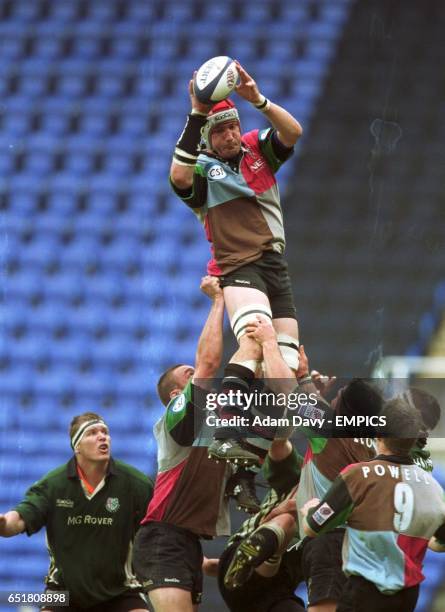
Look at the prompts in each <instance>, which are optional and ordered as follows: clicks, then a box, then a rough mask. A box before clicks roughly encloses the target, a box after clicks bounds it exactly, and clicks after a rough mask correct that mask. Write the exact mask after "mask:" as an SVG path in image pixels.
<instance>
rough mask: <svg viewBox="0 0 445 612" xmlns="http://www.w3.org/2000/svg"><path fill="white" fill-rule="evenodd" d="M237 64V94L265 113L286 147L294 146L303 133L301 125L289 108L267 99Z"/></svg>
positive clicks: (237, 63)
mask: <svg viewBox="0 0 445 612" xmlns="http://www.w3.org/2000/svg"><path fill="white" fill-rule="evenodd" d="M236 66H237V68H238V73H239V77H240V82H239V84H238V85H237V87H236V89H235V91H236V92H237V94H239V95H240V96H241V97H242V98H244V99H245V100H247V101H248V102H250V103H251V104H253V105H254V106H255V107H256V108H257V109H258V110H259V111H261V112H262V113H264V115H265V116H266V117H267V118H268V120H269V121H270V122H271V124H272V125H273V127H274V128H275V129H276V130H277V136H278V139H279V140H280V142H281V143H282V144H283V145H284V146H285V147H293V146H294V144H295V143H296V142H297V140H298V139H299V138H300V136H301V135H302V134H303V128H302V127H301V125H300V124H299V123H298V121H297V120H296V119H295V117H293V116H292V115H291V114H290V113H289V112H288V111H287V110H285V109H284V108H282V107H281V106H279V105H278V104H275V103H274V102H271V101H270V100H267V98H265V96H263V95H262V94H261V93H260V90H259V89H258V86H257V84H256V82H255V81H254V79H253V78H252V77H251V76H250V74H248V73H247V72H246V71H245V70H244V68H243V67H242V66H241V64H240V63H239V62H236Z"/></svg>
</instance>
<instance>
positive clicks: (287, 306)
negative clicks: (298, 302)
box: [219, 251, 297, 319]
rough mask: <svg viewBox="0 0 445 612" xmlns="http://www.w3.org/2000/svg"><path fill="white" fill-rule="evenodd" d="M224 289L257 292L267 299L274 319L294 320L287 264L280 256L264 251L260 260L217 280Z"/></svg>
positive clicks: (294, 312) (294, 311) (294, 313)
mask: <svg viewBox="0 0 445 612" xmlns="http://www.w3.org/2000/svg"><path fill="white" fill-rule="evenodd" d="M219 281H220V285H221V287H222V288H224V287H247V288H248V289H258V290H259V291H262V292H263V293H265V294H266V295H267V297H268V298H269V303H270V308H271V310H272V318H273V319H282V318H291V319H296V318H297V311H296V309H295V304H294V297H293V295H292V286H291V282H290V277H289V272H288V270H287V263H286V261H285V259H284V257H283V255H281V254H280V253H277V252H275V251H265V252H264V253H263V255H262V256H261V257H260V259H257V260H256V261H253V262H252V263H248V264H246V265H244V266H241V267H240V268H237V269H236V270H233V272H229V273H228V274H225V275H223V276H220V277H219Z"/></svg>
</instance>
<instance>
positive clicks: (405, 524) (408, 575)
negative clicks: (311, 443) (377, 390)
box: [307, 455, 445, 595]
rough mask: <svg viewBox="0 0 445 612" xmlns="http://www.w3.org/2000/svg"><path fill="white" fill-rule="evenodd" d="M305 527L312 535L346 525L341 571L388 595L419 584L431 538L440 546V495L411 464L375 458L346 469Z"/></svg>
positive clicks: (443, 517) (443, 510)
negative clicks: (374, 586)
mask: <svg viewBox="0 0 445 612" xmlns="http://www.w3.org/2000/svg"><path fill="white" fill-rule="evenodd" d="M307 521H308V524H309V526H310V528H311V529H312V530H313V531H315V532H317V533H324V532H326V531H328V530H330V529H333V528H335V527H336V526H338V525H341V524H343V523H344V522H345V521H346V522H347V527H346V534H345V541H344V544H343V571H344V572H345V573H346V574H347V575H351V574H354V575H359V576H363V577H364V578H366V579H367V580H369V581H371V582H373V583H374V584H375V585H376V587H377V588H378V589H379V591H381V592H382V593H386V594H388V595H390V594H392V593H396V592H397V591H399V590H401V589H403V588H408V587H412V586H415V585H417V584H419V583H420V582H421V581H422V580H423V579H424V576H423V574H422V562H423V558H424V556H425V552H426V549H427V546H428V541H429V539H430V537H431V536H433V535H436V537H438V539H439V540H440V541H445V501H444V492H443V490H442V487H441V486H440V485H439V483H438V482H437V481H436V480H435V479H434V478H433V476H432V475H431V474H430V473H428V472H425V471H424V470H422V469H421V468H419V467H418V466H417V465H415V464H413V463H412V459H411V458H408V457H405V458H400V457H395V456H388V455H380V456H378V457H376V458H375V459H374V460H373V461H369V462H365V463H359V464H355V465H350V466H348V467H347V468H345V469H344V470H343V471H342V473H341V474H340V476H339V477H338V478H337V479H336V480H335V482H334V484H333V485H332V488H331V489H330V490H329V491H328V493H327V494H326V495H325V497H324V498H323V499H322V500H321V502H320V504H319V505H318V506H317V507H316V508H315V509H313V510H312V511H309V513H308V519H307Z"/></svg>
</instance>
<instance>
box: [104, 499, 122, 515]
mask: <svg viewBox="0 0 445 612" xmlns="http://www.w3.org/2000/svg"><path fill="white" fill-rule="evenodd" d="M119 507H120V504H119V499H118V498H117V497H109V498H108V499H107V501H106V503H105V508H106V509H107V510H108V512H117V511H118V510H119Z"/></svg>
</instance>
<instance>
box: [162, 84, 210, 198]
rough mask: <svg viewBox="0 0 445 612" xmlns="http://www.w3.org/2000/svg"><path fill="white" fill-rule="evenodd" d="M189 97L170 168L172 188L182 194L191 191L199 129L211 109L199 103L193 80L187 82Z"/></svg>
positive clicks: (199, 135) (199, 136) (199, 137)
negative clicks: (182, 126) (189, 106)
mask: <svg viewBox="0 0 445 612" xmlns="http://www.w3.org/2000/svg"><path fill="white" fill-rule="evenodd" d="M189 95H190V102H191V106H192V110H191V113H190V114H189V115H188V117H187V122H186V124H185V127H184V129H183V131H182V134H181V136H180V137H179V140H178V142H177V143H176V147H175V152H174V154H173V161H172V165H171V168H170V180H171V182H172V183H173V185H174V187H176V188H177V189H179V190H181V191H183V192H184V195H187V192H188V191H190V190H191V187H192V185H193V174H194V171H195V165H196V160H197V159H198V155H199V150H198V149H199V143H200V140H201V128H202V127H203V126H204V124H205V122H206V120H207V114H208V112H209V110H210V108H211V106H208V105H207V104H202V103H201V102H199V100H198V98H197V97H196V96H195V94H194V92H193V80H191V81H190V82H189Z"/></svg>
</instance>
